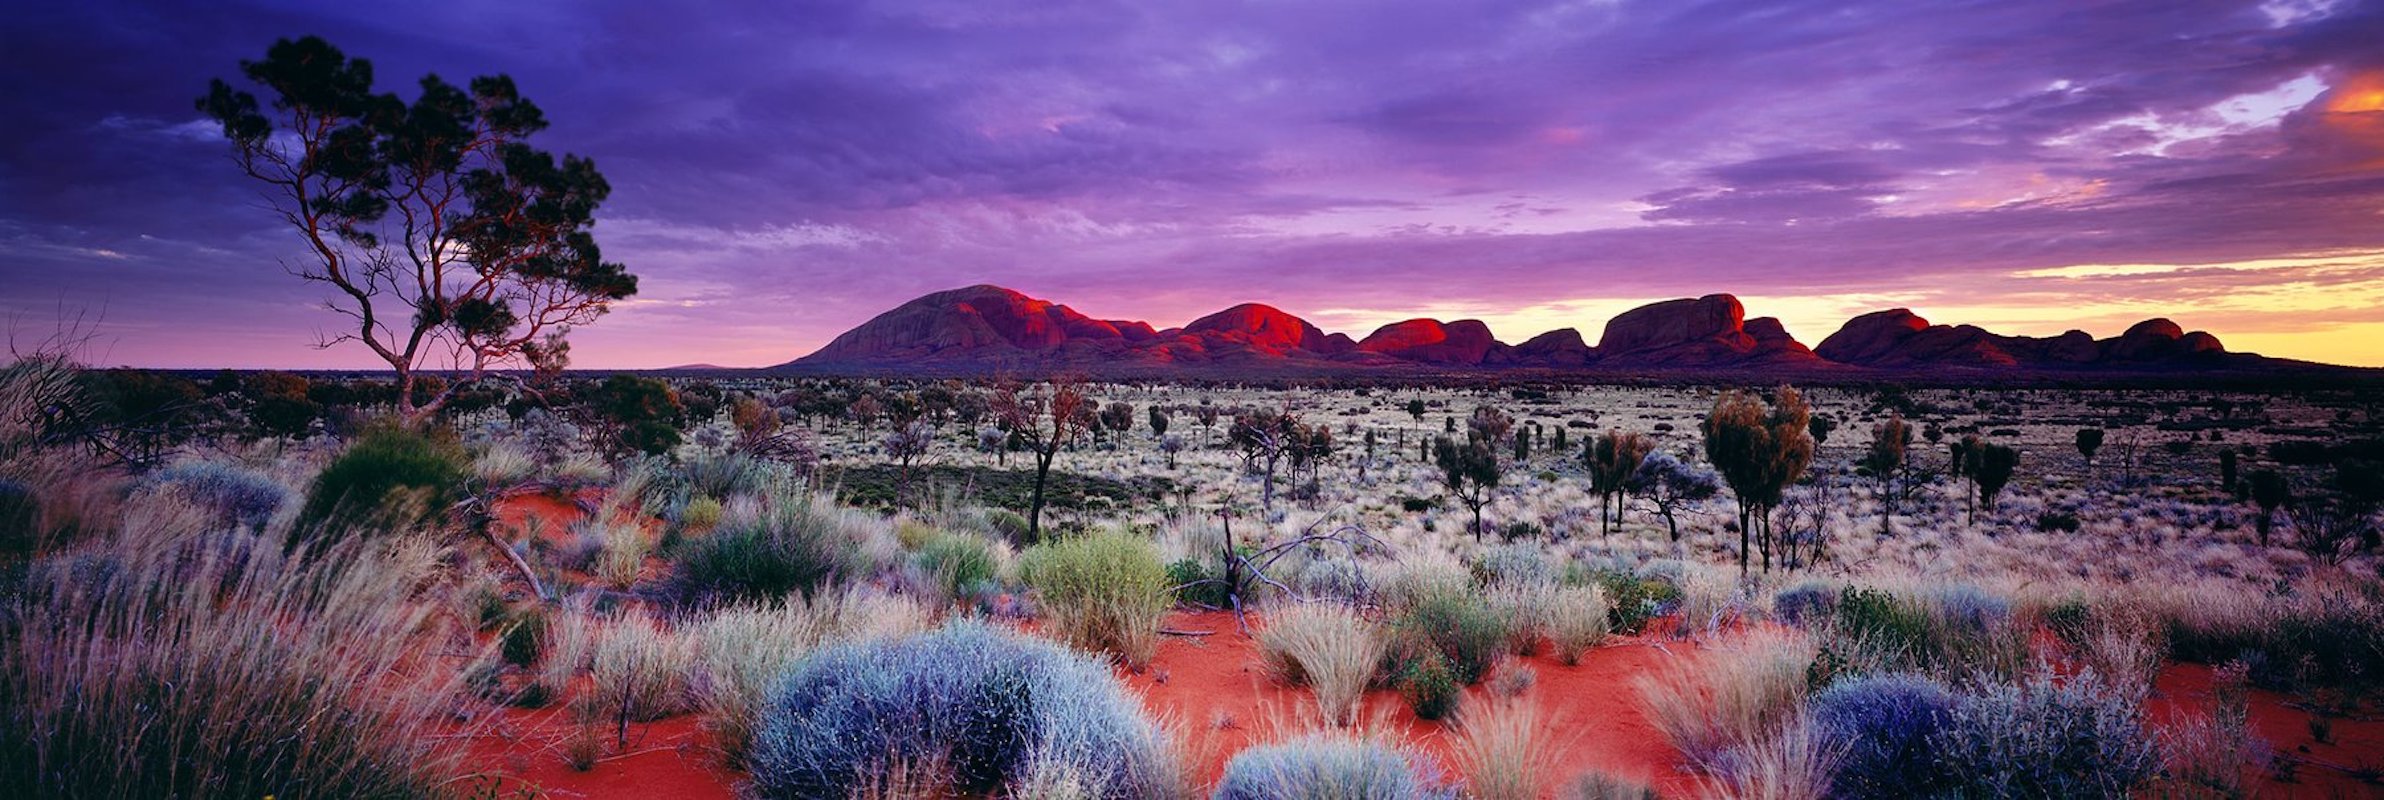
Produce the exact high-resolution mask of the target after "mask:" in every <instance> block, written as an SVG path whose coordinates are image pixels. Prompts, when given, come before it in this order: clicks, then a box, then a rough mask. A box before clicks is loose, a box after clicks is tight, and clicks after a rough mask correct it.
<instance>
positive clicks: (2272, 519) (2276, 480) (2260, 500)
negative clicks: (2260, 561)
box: [2248, 469, 2293, 547]
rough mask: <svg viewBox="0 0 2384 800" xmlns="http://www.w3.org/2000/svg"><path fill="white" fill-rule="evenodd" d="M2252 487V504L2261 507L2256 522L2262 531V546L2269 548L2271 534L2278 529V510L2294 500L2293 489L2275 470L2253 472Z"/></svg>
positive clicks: (2280, 473)
mask: <svg viewBox="0 0 2384 800" xmlns="http://www.w3.org/2000/svg"><path fill="white" fill-rule="evenodd" d="M2248 480H2249V481H2250V483H2251V487H2252V503H2253V504H2254V505H2257V506H2259V507H2260V516H2259V517H2258V518H2257V519H2255V520H2254V522H2255V524H2256V525H2257V527H2258V528H2259V531H2260V546H2261V547H2267V546H2268V536H2269V533H2270V532H2271V531H2273V530H2275V529H2276V510H2277V509H2278V508H2280V507H2282V506H2284V505H2285V504H2286V503H2288V502H2291V501H2292V499H2293V490H2292V487H2291V486H2289V485H2287V484H2286V483H2285V475H2284V473H2282V472H2278V471H2276V470H2273V469H2255V470H2252V474H2251V477H2250V478H2249V479H2248Z"/></svg>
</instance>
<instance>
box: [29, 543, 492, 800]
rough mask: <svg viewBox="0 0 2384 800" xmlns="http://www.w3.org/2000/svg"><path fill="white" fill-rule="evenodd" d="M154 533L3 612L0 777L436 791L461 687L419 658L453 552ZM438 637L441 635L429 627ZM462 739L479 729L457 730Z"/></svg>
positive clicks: (57, 576)
mask: <svg viewBox="0 0 2384 800" xmlns="http://www.w3.org/2000/svg"><path fill="white" fill-rule="evenodd" d="M144 534H145V532H143V531H132V532H129V535H127V536H126V537H125V538H123V539H120V540H118V541H116V542H113V543H108V544H106V545H104V546H99V547H94V548H90V549H84V550H79V551H75V552H70V553H64V554H58V555H54V556H51V557H48V558H45V559H42V560H40V561H39V562H37V563H35V564H34V565H33V566H32V568H31V572H30V574H29V576H28V577H27V578H26V583H25V585H24V590H23V591H22V592H21V593H19V594H17V595H16V596H15V597H14V598H12V599H10V600H9V601H8V602H7V606H6V609H5V612H4V613H0V720H4V721H5V724H4V725H0V785H4V786H8V787H10V791H11V792H24V793H25V794H26V795H28V796H46V797H91V798H115V797H122V798H135V797H169V796H179V797H263V796H269V795H270V796H277V797H285V798H306V797H392V796H422V795H434V794H438V793H439V792H441V791H443V790H444V789H443V788H442V787H446V786H448V785H449V783H450V782H451V781H452V780H454V779H457V778H459V777H461V776H462V775H463V774H464V773H463V771H462V765H461V764H459V763H458V760H457V754H456V751H455V750H454V749H453V748H449V747H444V746H442V745H441V743H440V740H439V739H437V738H435V737H434V734H447V735H451V734H453V733H455V732H456V731H455V726H456V725H458V724H459V723H457V722H455V721H454V720H453V718H452V713H451V712H452V711H453V710H454V709H455V708H456V707H457V705H458V704H459V703H464V702H468V700H467V699H465V698H466V691H465V679H464V675H465V674H466V673H467V672H469V671H471V669H470V668H471V667H473V666H474V665H476V664H478V663H484V662H486V661H489V660H491V659H493V657H494V654H493V652H481V653H479V654H477V655H476V656H475V655H464V656H462V657H458V656H457V655H455V654H452V653H442V652H437V649H435V648H425V647H423V641H424V639H423V637H424V635H426V633H431V632H436V631H439V630H441V629H442V628H446V629H447V630H449V631H450V632H453V634H454V635H456V636H459V637H460V636H461V633H460V632H458V631H456V629H454V628H453V627H449V626H451V625H452V623H453V621H452V620H450V619H448V618H445V617H444V616H443V615H441V614H439V613H438V612H437V611H436V610H435V609H436V608H437V606H436V605H435V604H433V603H429V602H425V601H424V600H423V599H422V597H421V595H422V593H423V587H425V586H428V585H432V584H433V583H434V580H435V578H436V576H437V573H438V567H439V561H440V558H441V552H440V551H439V550H438V549H437V548H435V547H434V546H432V545H430V544H428V543H426V542H424V541H423V540H420V539H415V538H410V537H374V539H375V540H374V541H370V542H367V541H365V540H364V539H363V538H362V537H359V539H358V540H356V541H353V542H349V543H343V544H340V545H336V546H333V547H331V548H330V549H328V550H322V551H309V550H308V549H307V548H305V547H299V548H296V550H295V552H285V550H284V547H283V546H282V544H281V543H280V542H279V541H275V540H273V539H271V538H268V537H257V536H252V535H248V534H238V533H233V534H220V535H214V536H206V537H199V538H190V539H181V540H177V541H158V540H152V539H147V538H145V536H144ZM432 635H435V634H432ZM460 724H461V725H463V727H464V732H465V733H467V734H468V733H469V732H470V729H471V727H472V725H473V723H460Z"/></svg>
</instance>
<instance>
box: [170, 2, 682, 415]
mask: <svg viewBox="0 0 2384 800" xmlns="http://www.w3.org/2000/svg"><path fill="white" fill-rule="evenodd" d="M240 72H241V75H242V76H243V77H245V78H246V79H247V80H248V82H250V83H252V84H255V85H256V86H258V87H261V88H262V89H264V90H265V92H266V99H265V101H264V102H259V100H258V97H257V96H256V95H254V94H251V93H249V92H247V91H243V90H241V89H239V88H237V87H235V86H234V85H233V84H231V83H229V82H227V81H224V80H222V79H217V80H214V81H212V82H210V83H209V85H208V89H207V94H206V96H204V97H201V98H199V100H198V103H197V105H198V109H199V110H200V111H202V112H204V113H205V114H206V115H207V116H208V117H209V118H211V119H213V120H214V121H215V122H216V123H218V124H219V125H221V126H222V129H223V134H224V137H225V138H226V139H229V140H231V143H232V155H233V161H234V163H236V164H238V165H239V166H240V169H241V171H242V172H244V173H246V174H247V175H248V176H249V177H250V178H253V179H255V180H256V181H257V182H258V183H260V184H263V186H264V189H265V190H264V197H265V200H266V202H267V204H268V205H269V206H270V207H271V208H272V209H273V212H274V214H275V216H276V217H278V218H279V219H280V220H281V221H282V222H283V223H284V224H286V225H288V226H290V227H291V228H293V229H295V230H296V231H297V232H298V234H299V235H300V237H301V238H303V239H304V240H305V242H306V256H304V258H303V260H302V261H300V262H299V263H298V264H297V265H296V266H294V267H292V271H293V272H294V273H296V274H297V275H298V276H299V277H300V278H302V279H304V280H307V281H312V282H317V283H322V284H326V285H328V286H329V287H331V289H332V291H331V292H330V299H329V300H328V301H327V303H326V304H327V305H328V306H329V307H330V308H331V309H332V310H333V311H336V312H338V313H340V314H343V315H346V316H347V317H349V318H350V320H351V324H350V325H349V326H348V328H347V330H346V331H345V332H342V333H339V334H335V335H329V336H326V337H324V338H323V339H322V341H320V342H319V345H320V346H323V347H330V346H333V345H336V344H339V343H343V342H358V343H361V344H362V345H364V346H365V347H366V348H367V349H369V350H371V351H372V353H373V355H374V356H375V357H377V358H378V359H379V360H380V361H381V362H382V363H385V364H387V365H388V366H389V368H390V369H391V370H392V371H393V372H395V373H396V376H397V410H398V413H399V414H400V415H401V416H402V417H404V419H405V420H406V421H407V422H409V423H414V424H419V423H420V422H422V421H423V420H424V419H426V418H428V417H429V416H430V415H432V414H435V413H437V412H438V411H439V410H440V409H441V408H443V407H444V406H445V405H446V404H447V402H448V401H449V400H450V399H452V398H453V397H454V396H455V392H456V390H457V389H459V388H461V387H463V386H465V385H467V384H469V383H471V382H474V381H477V380H479V379H481V378H484V377H486V376H487V375H488V373H489V371H490V370H492V369H495V368H498V367H501V366H505V365H508V364H526V365H528V366H530V367H532V368H534V369H537V370H540V371H548V370H549V369H550V368H552V367H557V366H559V361H560V359H562V358H563V357H564V354H565V353H566V352H567V351H566V349H565V347H564V336H565V335H567V334H568V333H569V331H570V330H571V328H572V327H573V326H577V325H585V324H588V323H590V322H594V321H595V320H596V318H597V317H599V316H602V315H603V314H604V313H605V312H606V311H607V310H609V309H610V308H611V305H612V303H613V302H614V301H618V300H623V299H627V298H628V297H629V296H630V295H633V294H635V293H636V292H637V277H636V276H634V275H631V274H629V272H628V270H627V269H625V268H623V267H622V266H621V265H620V264H615V263H611V262H607V261H605V260H604V259H603V256H602V254H601V253H600V252H599V251H598V249H597V246H596V237H595V235H594V234H593V233H592V232H591V230H590V229H591V228H593V227H594V225H595V222H596V219H595V214H596V207H597V206H598V205H599V204H601V203H602V202H603V201H604V199H605V196H606V195H608V194H610V193H611V191H612V189H611V186H610V185H609V184H607V183H606V182H605V180H604V176H603V175H602V174H601V173H599V172H597V171H596V164H595V162H594V161H591V160H589V159H585V158H580V157H578V156H570V155H566V156H564V157H563V158H562V160H561V161H560V162H558V161H557V160H556V159H555V157H554V156H553V155H552V154H550V153H547V152H546V151H543V150H539V149H536V148H533V147H531V146H530V145H529V144H528V139H529V138H530V136H531V135H533V134H536V133H537V132H539V131H541V130H544V129H545V128H546V127H547V120H546V115H545V113H544V112H541V111H540V110H539V109H538V107H537V106H536V105H533V104H532V103H531V102H530V101H529V100H528V99H526V98H523V97H522V96H521V93H520V92H519V90H517V89H516V88H515V86H514V84H513V79H512V78H510V77H507V76H504V75H494V76H483V77H478V78H474V79H472V80H471V81H470V82H469V83H468V85H465V86H457V85H454V84H451V83H448V82H446V81H444V80H441V79H440V78H439V77H438V76H436V75H428V76H424V77H423V79H422V81H421V86H422V91H421V94H420V95H419V96H417V97H416V98H415V99H414V101H413V102H412V103H410V104H409V103H407V102H405V101H404V100H401V99H400V98H398V96H397V95H395V94H384V93H377V92H375V91H374V89H373V67H372V62H370V61H367V60H365V59H361V58H349V57H348V56H347V54H345V53H342V52H340V50H339V49H338V48H336V47H333V46H332V45H331V44H330V43H329V42H325V41H324V40H322V39H320V38H317V37H312V36H309V37H306V38H303V39H297V40H290V39H282V40H279V41H276V42H274V44H273V46H272V47H270V48H268V49H267V50H266V52H265V58H264V60H261V61H242V62H241V64H240ZM434 368H435V369H441V370H451V371H454V372H459V373H461V374H462V376H463V378H464V380H460V381H449V382H446V383H445V385H444V386H443V388H441V390H440V391H438V392H437V393H436V394H434V395H433V396H431V397H430V398H428V399H427V400H419V399H417V398H416V396H415V390H416V389H417V387H418V386H420V385H421V384H422V382H423V379H424V378H426V377H428V376H426V375H422V374H420V373H421V371H423V370H426V369H434Z"/></svg>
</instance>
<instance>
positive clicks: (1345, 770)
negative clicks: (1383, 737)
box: [1210, 733, 1457, 800]
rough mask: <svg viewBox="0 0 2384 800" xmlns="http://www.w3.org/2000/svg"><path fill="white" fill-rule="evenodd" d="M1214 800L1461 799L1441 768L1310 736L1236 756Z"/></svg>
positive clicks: (1363, 743) (1381, 748)
mask: <svg viewBox="0 0 2384 800" xmlns="http://www.w3.org/2000/svg"><path fill="white" fill-rule="evenodd" d="M1210 797H1211V800H1281V799H1282V798H1299V799H1300V800H1456V798H1457V792H1456V790H1455V788H1454V787H1452V786H1450V785H1449V784H1448V783H1447V781H1446V779H1445V778H1444V777H1443V776H1442V774H1441V771H1440V768H1439V766H1438V765H1435V764H1433V763H1431V761H1430V760H1429V759H1428V758H1426V757H1424V756H1422V755H1420V754H1417V753H1413V752H1410V751H1407V750H1404V749H1401V748H1396V747H1393V746H1391V745H1389V744H1386V743H1384V742H1381V741H1378V740H1374V739H1368V738H1360V737H1357V736H1352V735H1349V734H1327V733H1316V734H1309V735H1307V736H1303V737H1300V738H1296V739H1291V740H1289V741H1284V742H1278V743H1275V744H1266V745H1258V746H1254V747H1251V748H1249V749H1246V750H1243V751H1241V752H1240V753H1236V754H1234V757H1233V760H1231V761H1228V762H1226V764H1225V776H1224V777H1223V778H1222V779H1220V780H1219V781H1218V783H1217V791H1216V792H1215V793H1214V794H1212V795H1211V796H1210Z"/></svg>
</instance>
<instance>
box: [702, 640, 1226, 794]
mask: <svg viewBox="0 0 2384 800" xmlns="http://www.w3.org/2000/svg"><path fill="white" fill-rule="evenodd" d="M749 763H750V764H751V765H752V769H753V793H754V794H755V795H757V796H760V797H784V798H815V797H849V796H853V795H854V793H855V792H857V791H865V790H869V789H871V788H872V787H883V786H884V785H885V782H886V781H887V780H888V779H889V776H903V777H902V783H903V784H904V788H905V789H906V790H911V791H915V792H917V793H918V794H923V795H927V796H950V795H961V796H982V795H986V794H992V793H1006V792H1011V791H1013V790H1016V789H1018V788H1020V787H1024V786H1029V785H1046V786H1047V785H1050V784H1051V783H1052V782H1054V781H1059V780H1060V779H1061V778H1063V777H1064V778H1065V781H1064V782H1066V783H1069V784H1071V785H1073V786H1074V787H1076V788H1078V789H1080V790H1081V791H1082V792H1083V794H1084V795H1086V796H1092V797H1107V798H1124V799H1125V800H1138V799H1140V798H1167V797H1174V796H1176V792H1177V791H1179V787H1178V786H1177V785H1176V779H1175V775H1176V772H1175V767H1174V765H1173V763H1172V762H1171V760H1170V758H1169V756H1168V752H1167V748H1166V746H1165V744H1164V742H1163V741H1162V739H1161V736H1160V732H1159V729H1158V727H1157V726H1156V725H1154V724H1153V723H1152V722H1151V720H1150V719H1149V718H1147V717H1145V716H1144V715H1143V712H1142V709H1141V705H1140V704H1139V703H1138V702H1136V701H1135V700H1134V699H1133V698H1132V697H1130V696H1128V695H1127V694H1126V692H1125V689H1124V687H1123V686H1122V685H1120V684H1119V683H1118V681H1117V679H1116V678H1115V677H1113V676H1112V675H1111V673H1110V668H1109V667H1108V666H1107V665H1104V664H1102V663H1101V662H1100V661H1098V660H1095V659H1093V658H1090V657H1087V656H1084V655H1081V654H1078V653H1074V652H1070V651H1069V650H1067V649H1066V648H1063V647H1060V646H1059V645H1056V644H1053V643H1050V642H1046V641H1042V640H1040V639H1035V638H1031V637H1028V636H1024V635H1020V634H1014V633H1007V632H1002V631H997V630H995V629H993V628H989V627H986V626H984V625H982V624H978V623H975V622H958V623H953V624H951V625H949V626H946V627H944V628H942V629H939V630H936V631H933V632H930V633H925V634H920V635H916V636H910V637H906V638H901V639H891V640H881V641H871V642H862V643H858V644H848V645H839V646H835V647H831V648H828V649H826V650H823V651H820V652H819V653H818V654H816V655H813V656H812V657H810V658H808V659H805V660H804V661H803V662H802V663H801V664H800V665H798V666H796V667H795V668H794V670H793V671H792V672H790V673H788V674H787V675H786V677H785V678H783V679H781V680H780V681H779V683H778V684H777V685H776V686H774V687H773V688H772V689H771V691H770V694H769V698H768V701H767V703H766V705H765V706H764V709H763V714H762V717H761V719H760V722H759V725H758V727H757V729H756V732H755V736H754V741H753V749H752V753H751V756H750V759H749Z"/></svg>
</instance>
